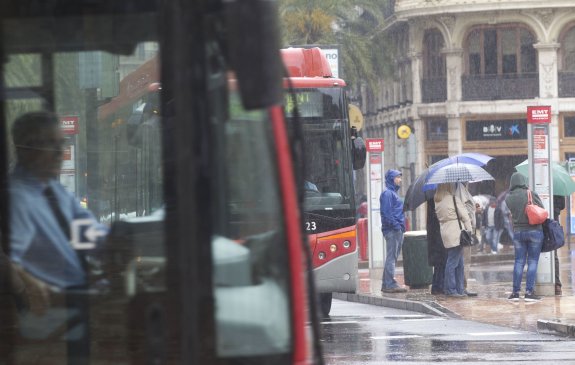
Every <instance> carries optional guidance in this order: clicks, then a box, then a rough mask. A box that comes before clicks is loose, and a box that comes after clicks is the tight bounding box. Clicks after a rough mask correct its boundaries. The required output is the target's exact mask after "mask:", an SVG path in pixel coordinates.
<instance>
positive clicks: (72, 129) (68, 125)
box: [60, 117, 79, 134]
mask: <svg viewBox="0 0 575 365" xmlns="http://www.w3.org/2000/svg"><path fill="white" fill-rule="evenodd" d="M78 120H79V118H78V117H61V118H60V129H61V130H62V132H63V133H64V134H78Z"/></svg>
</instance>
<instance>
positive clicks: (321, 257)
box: [317, 252, 325, 260]
mask: <svg viewBox="0 0 575 365" xmlns="http://www.w3.org/2000/svg"><path fill="white" fill-rule="evenodd" d="M317 257H318V258H319V259H320V260H324V259H325V252H320V253H319V254H318V255H317Z"/></svg>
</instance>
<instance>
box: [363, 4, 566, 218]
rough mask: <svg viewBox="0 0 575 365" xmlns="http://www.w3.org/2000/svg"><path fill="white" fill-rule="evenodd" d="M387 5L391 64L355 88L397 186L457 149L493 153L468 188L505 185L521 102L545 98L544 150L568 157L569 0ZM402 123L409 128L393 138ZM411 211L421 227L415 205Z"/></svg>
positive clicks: (518, 146) (522, 147)
mask: <svg viewBox="0 0 575 365" xmlns="http://www.w3.org/2000/svg"><path fill="white" fill-rule="evenodd" d="M386 9H387V13H386V16H387V26H386V28H385V30H384V32H385V35H386V36H387V37H388V39H389V40H390V42H392V43H393V45H394V49H395V52H394V56H393V57H394V60H395V72H394V76H393V78H388V79H382V80H381V81H380V87H379V88H378V90H377V91H376V92H375V93H372V94H371V95H367V93H365V95H362V99H363V100H365V102H364V103H363V108H364V113H365V115H366V129H365V136H366V137H368V138H369V137H374V138H375V137H379V138H381V137H383V138H384V139H385V167H386V169H387V168H396V169H400V170H401V171H403V176H404V187H403V188H402V192H403V193H405V192H406V191H407V186H408V185H409V183H410V181H412V179H414V178H415V177H416V176H417V175H418V174H419V173H421V172H422V171H423V170H424V169H425V168H426V167H427V166H428V165H430V164H432V163H433V162H436V161H437V160H440V159H442V158H444V157H447V156H451V155H455V154H458V153H462V152H481V153H485V154H488V155H491V156H493V157H495V160H494V161H493V162H490V164H489V165H488V167H487V169H488V171H489V172H490V173H491V174H492V175H493V176H494V177H495V178H496V180H495V182H489V183H481V184H473V186H472V193H475V194H479V193H483V194H491V195H498V194H500V193H501V192H503V191H504V190H506V189H507V187H508V183H509V177H510V176H511V174H512V173H513V172H514V171H515V170H514V166H515V165H517V164H519V163H520V162H522V161H524V160H525V159H526V158H527V154H528V152H527V143H528V142H527V117H526V111H527V106H534V105H550V106H551V111H552V123H551V146H552V159H553V160H554V161H565V160H567V159H569V158H571V157H575V11H574V10H575V4H574V3H572V2H570V1H553V0H551V1H546V2H544V3H542V2H540V1H532V0H521V1H519V0H507V1H499V0H474V1H471V0H395V1H394V0H389V2H388V3H387V8H386ZM404 124H407V125H409V126H410V127H411V128H412V130H413V134H412V135H411V136H410V137H409V138H407V139H400V138H398V137H397V128H398V127H399V126H401V125H404ZM420 210H421V209H420ZM411 218H412V219H413V223H412V224H413V225H414V227H415V228H417V226H418V225H420V226H422V227H424V224H425V222H424V219H425V214H424V212H421V211H419V212H417V214H414V215H413V216H412V217H411Z"/></svg>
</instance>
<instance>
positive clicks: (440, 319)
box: [403, 317, 446, 322]
mask: <svg viewBox="0 0 575 365" xmlns="http://www.w3.org/2000/svg"><path fill="white" fill-rule="evenodd" d="M445 320H446V319H445V318H441V317H428V318H406V319H404V320H403V321H404V322H417V321H445Z"/></svg>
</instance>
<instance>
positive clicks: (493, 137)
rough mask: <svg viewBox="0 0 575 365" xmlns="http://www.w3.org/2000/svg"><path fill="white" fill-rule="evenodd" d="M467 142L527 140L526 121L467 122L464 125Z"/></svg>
mask: <svg viewBox="0 0 575 365" xmlns="http://www.w3.org/2000/svg"><path fill="white" fill-rule="evenodd" d="M465 138H466V139H467V141H507V140H521V139H527V120H525V119H507V120H468V121H467V122H466V123H465Z"/></svg>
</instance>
